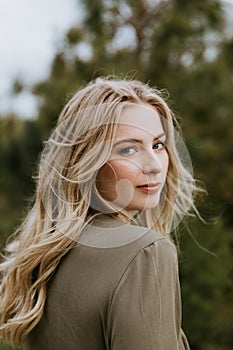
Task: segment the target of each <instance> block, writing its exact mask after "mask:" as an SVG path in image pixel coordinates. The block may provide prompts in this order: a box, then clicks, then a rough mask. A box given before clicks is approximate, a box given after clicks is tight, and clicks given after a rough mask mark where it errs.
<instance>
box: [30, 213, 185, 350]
mask: <svg viewBox="0 0 233 350" xmlns="http://www.w3.org/2000/svg"><path fill="white" fill-rule="evenodd" d="M100 221H101V220H99V223H98V224H95V226H91V225H90V226H88V227H87V228H86V229H84V231H83V233H82V235H81V237H80V239H79V242H78V244H77V246H76V247H75V248H73V249H71V250H70V251H69V252H68V253H67V254H66V255H65V257H64V258H63V259H62V260H61V262H60V264H59V266H58V268H57V270H56V272H55V273H54V275H53V277H52V278H51V279H50V281H49V283H48V292H47V300H46V305H45V309H44V314H43V317H42V319H41V320H40V322H39V323H38V325H37V326H36V327H35V328H34V329H33V330H32V331H31V333H30V334H29V335H28V337H27V339H26V343H25V347H24V349H25V350H178V349H179V350H187V349H189V346H188V342H187V340H186V337H185V335H184V333H183V332H182V330H181V301H180V285H179V277H178V264H177V254H176V249H175V247H174V245H173V243H171V241H170V240H169V239H167V238H165V237H164V236H162V235H161V234H160V233H157V232H155V231H153V230H150V229H147V228H143V227H138V226H134V225H130V224H123V223H122V222H120V221H117V220H114V219H111V218H107V219H106V218H105V219H104V220H103V221H102V222H100ZM96 222H98V220H97V221H96Z"/></svg>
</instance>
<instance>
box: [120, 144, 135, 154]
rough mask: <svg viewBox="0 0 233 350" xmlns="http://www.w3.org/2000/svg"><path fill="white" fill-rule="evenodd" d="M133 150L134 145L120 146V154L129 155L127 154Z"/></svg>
mask: <svg viewBox="0 0 233 350" xmlns="http://www.w3.org/2000/svg"><path fill="white" fill-rule="evenodd" d="M134 152H135V149H134V147H132V146H130V147H125V148H122V149H121V150H120V154H124V155H129V154H133V153H134Z"/></svg>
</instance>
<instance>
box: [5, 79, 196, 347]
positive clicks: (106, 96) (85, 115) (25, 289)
mask: <svg viewBox="0 0 233 350" xmlns="http://www.w3.org/2000/svg"><path fill="white" fill-rule="evenodd" d="M132 103H133V104H135V103H136V104H142V103H143V104H149V105H151V106H154V107H155V108H156V109H157V111H158V112H159V114H160V115H161V120H162V123H163V127H164V129H165V132H166V134H167V139H168V141H167V150H168V154H169V169H168V174H167V180H166V193H165V194H164V196H163V203H162V205H160V206H159V207H158V208H155V209H151V210H146V211H145V212H144V213H142V215H141V219H140V222H139V224H141V225H143V226H146V227H150V228H152V229H155V230H159V231H160V232H161V233H162V234H164V235H169V232H171V230H172V229H173V228H174V227H175V226H176V225H177V222H178V221H180V220H181V218H182V217H183V216H184V215H191V212H196V213H197V214H198V212H197V209H196V207H195V204H194V200H193V198H194V195H195V193H196V192H197V191H198V187H197V186H196V182H195V180H194V178H193V176H192V173H191V172H190V169H187V167H185V166H184V164H183V162H182V159H181V157H180V154H179V153H178V150H177V146H176V140H175V128H174V125H175V124H176V123H177V122H176V119H175V117H174V115H173V113H172V112H171V110H170V109H169V107H168V105H167V104H166V102H165V100H164V99H163V98H162V94H161V93H160V91H159V90H157V89H152V88H150V87H149V86H147V85H145V84H143V83H141V82H138V81H133V80H121V79H115V78H98V79H97V80H96V81H94V82H92V83H90V84H89V85H88V86H86V87H85V88H84V89H82V90H80V91H78V92H77V93H76V94H75V95H74V96H73V98H72V99H71V100H70V101H69V102H68V103H67V105H66V106H65V107H64V109H63V111H62V112H61V114H60V117H59V119H58V122H57V126H56V128H55V129H54V130H53V132H52V134H51V137H50V138H49V140H48V141H47V142H46V144H45V148H44V151H43V152H42V156H41V161H40V165H39V171H38V176H37V178H36V180H37V191H36V198H35V202H34V205H33V207H32V209H31V210H30V211H29V213H28V215H27V217H26V219H25V221H24V222H23V224H22V225H21V227H20V228H19V229H18V231H17V234H16V238H14V239H13V240H12V241H11V243H10V244H9V245H8V247H7V248H6V251H7V253H6V255H7V256H6V257H5V259H4V261H3V262H2V263H1V264H0V271H1V283H0V310H1V311H0V313H1V328H0V329H1V336H2V339H3V340H4V341H7V340H8V341H10V342H11V344H12V345H13V346H15V347H18V346H20V345H22V344H23V342H24V340H25V337H26V336H27V334H28V333H29V332H30V331H31V330H32V329H33V328H34V327H35V325H36V324H37V323H38V322H39V320H40V319H41V316H42V314H43V310H44V305H45V300H46V283H47V281H48V279H49V278H50V277H51V275H52V273H53V272H54V271H55V269H56V267H57V265H58V264H59V262H60V260H61V258H62V257H63V256H64V255H65V254H66V253H67V252H68V251H69V250H70V249H71V248H72V247H74V246H75V245H77V241H78V237H79V235H80V234H81V232H82V230H83V228H84V227H85V225H87V223H88V222H90V221H91V220H92V219H93V217H94V216H96V215H98V214H100V213H101V212H100V210H98V209H96V208H94V209H93V208H92V205H91V201H92V197H93V193H97V192H98V191H97V189H96V187H95V184H94V182H93V179H95V176H96V174H97V172H98V170H99V169H100V168H101V167H102V166H103V164H105V163H106V161H107V160H108V158H109V155H110V153H111V146H112V140H113V138H114V134H115V131H116V125H117V121H118V120H119V117H120V115H121V112H122V110H123V108H125V107H126V106H128V105H129V104H132ZM107 145H108V147H107ZM111 215H114V213H112V214H111ZM125 215H127V214H125ZM14 237H15V236H14Z"/></svg>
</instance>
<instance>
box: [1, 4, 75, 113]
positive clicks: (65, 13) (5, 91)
mask: <svg viewBox="0 0 233 350" xmlns="http://www.w3.org/2000/svg"><path fill="white" fill-rule="evenodd" d="M77 2H78V1H77V0H0V14H1V19H0V113H1V112H6V111H15V112H17V113H19V114H20V115H21V117H25V118H29V117H31V116H32V115H33V114H35V112H36V107H37V104H36V100H35V99H34V98H33V96H32V95H31V94H29V93H23V94H20V95H19V96H18V97H17V98H15V97H14V98H13V97H12V95H11V94H10V92H11V87H12V82H13V81H14V80H15V79H16V78H21V79H22V80H23V81H25V82H26V84H28V85H30V84H31V83H33V82H36V81H38V80H40V79H43V78H45V77H46V76H47V75H48V72H49V67H50V64H51V61H52V58H53V56H54V54H55V52H56V48H57V47H58V45H59V40H61V39H62V37H63V34H64V33H65V31H66V30H67V29H68V28H69V27H70V26H71V25H72V24H74V23H78V20H79V18H80V15H79V9H78V6H77Z"/></svg>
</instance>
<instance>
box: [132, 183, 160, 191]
mask: <svg viewBox="0 0 233 350" xmlns="http://www.w3.org/2000/svg"><path fill="white" fill-rule="evenodd" d="M160 185H161V183H160V182H155V183H149V184H143V185H139V186H136V187H137V189H138V190H139V191H142V192H145V193H156V192H157V191H158V189H159V188H160Z"/></svg>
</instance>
